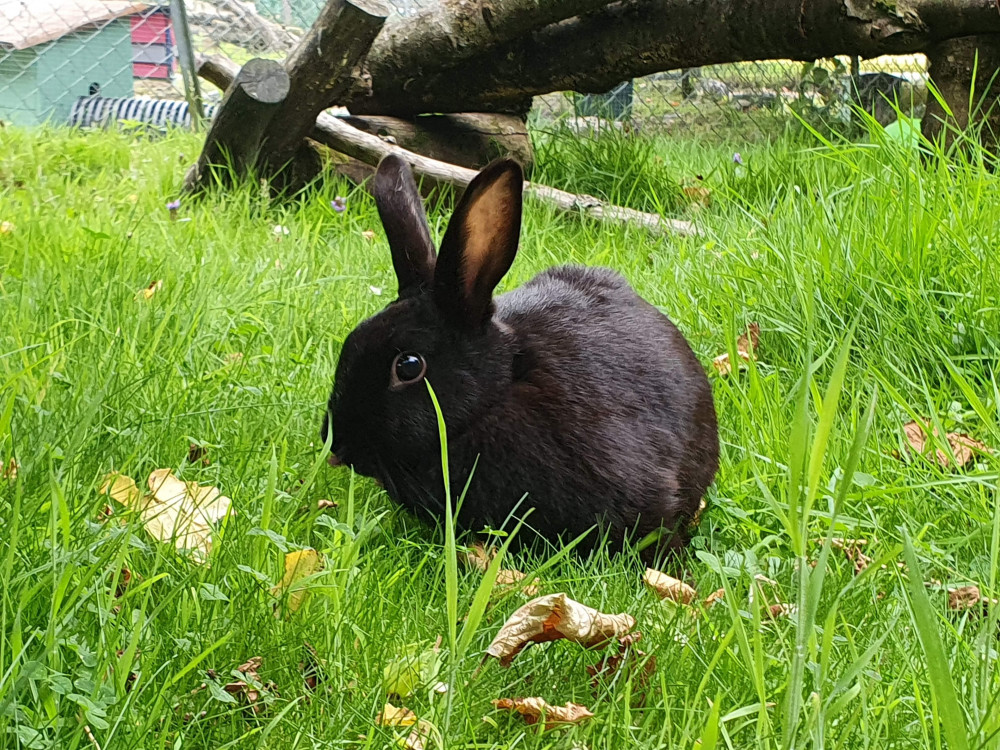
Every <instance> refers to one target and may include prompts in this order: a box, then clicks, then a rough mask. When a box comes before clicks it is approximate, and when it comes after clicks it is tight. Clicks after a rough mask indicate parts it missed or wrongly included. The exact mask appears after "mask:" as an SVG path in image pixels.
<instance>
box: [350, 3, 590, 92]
mask: <svg viewBox="0 0 1000 750" xmlns="http://www.w3.org/2000/svg"><path fill="white" fill-rule="evenodd" d="M607 3H608V0H476V1H475V2H470V0H439V1H438V2H435V3H431V4H428V5H427V6H426V7H424V8H423V9H421V10H420V11H419V12H418V13H417V14H416V15H413V16H401V15H395V16H393V17H392V18H391V19H390V20H389V21H388V22H387V23H386V25H385V29H384V30H383V31H382V33H381V34H379V36H378V38H377V39H376V40H375V43H374V44H373V45H372V51H371V54H370V55H369V60H370V61H372V63H374V66H373V67H372V69H371V73H372V77H373V78H379V79H398V80H400V81H406V80H417V79H419V77H420V75H421V73H422V71H423V70H425V69H430V70H433V69H436V68H439V67H440V66H441V62H442V61H443V60H447V61H448V64H449V65H456V64H458V63H459V62H461V61H462V60H466V59H468V58H471V57H475V56H478V55H481V54H482V53H483V52H484V51H486V50H488V49H491V48H493V47H495V46H496V45H498V44H503V43H504V42H510V41H513V40H515V39H517V38H519V37H522V36H524V35H526V34H530V33H531V32H533V31H535V30H536V29H540V28H543V27H545V26H548V25H549V24H553V23H556V22H558V21H562V20H564V19H567V18H572V17H573V16H578V15H581V14H584V13H589V12H591V11H594V10H598V9H599V8H602V7H604V6H605V5H607Z"/></svg>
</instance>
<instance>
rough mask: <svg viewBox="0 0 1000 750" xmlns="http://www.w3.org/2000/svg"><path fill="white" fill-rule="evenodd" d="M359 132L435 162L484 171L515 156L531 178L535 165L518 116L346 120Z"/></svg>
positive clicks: (526, 131) (492, 115) (529, 139)
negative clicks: (502, 157)
mask: <svg viewBox="0 0 1000 750" xmlns="http://www.w3.org/2000/svg"><path fill="white" fill-rule="evenodd" d="M343 119H344V121H345V122H347V124H348V125H352V126H353V127H355V128H357V129H358V130H361V131H364V132H365V133H370V134H371V135H377V136H379V137H380V138H384V139H388V138H391V139H392V141H393V142H395V143H396V145H398V146H402V147H403V148H404V149H406V150H407V151H415V152H417V153H418V154H423V155H424V156H429V157H430V158H431V159H437V160H438V161H445V162H448V163H449V164H457V165H458V166H460V167H468V168H469V169H482V168H483V167H485V166H486V165H487V164H489V163H490V162H491V161H493V160H494V159H496V158H497V157H500V156H512V157H514V158H515V159H517V160H518V161H519V162H520V163H521V166H523V167H524V171H525V174H527V175H529V176H530V174H531V169H532V167H533V166H534V163H535V154H534V150H533V149H532V147H531V137H530V136H529V135H528V126H527V124H526V123H525V122H524V120H522V119H521V118H520V117H518V116H517V115H504V114H492V113H489V112H485V113H464V114H450V115H422V116H420V117H414V118H410V119H401V118H398V117H385V116H381V115H371V116H367V117H361V116H358V117H345V118H343Z"/></svg>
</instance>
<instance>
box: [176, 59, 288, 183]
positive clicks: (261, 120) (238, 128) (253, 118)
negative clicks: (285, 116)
mask: <svg viewBox="0 0 1000 750" xmlns="http://www.w3.org/2000/svg"><path fill="white" fill-rule="evenodd" d="M229 80H230V81H231V84H230V85H228V86H225V87H222V88H223V90H224V91H225V92H226V94H225V96H224V97H223V100H222V104H221V105H220V107H219V109H218V112H217V114H216V116H215V119H214V120H213V121H212V125H211V127H210V128H209V131H208V135H207V136H206V137H205V145H204V147H203V148H202V151H201V155H200V156H199V157H198V161H197V163H196V164H195V165H194V166H193V167H192V168H191V170H190V171H189V172H188V174H187V177H186V179H185V189H186V190H188V191H193V190H197V189H199V188H201V187H204V186H205V183H206V181H207V180H208V179H209V178H210V177H212V176H213V175H214V177H216V178H218V179H220V180H221V181H223V182H225V181H226V180H227V179H228V175H229V174H230V172H229V168H230V167H231V168H232V170H233V171H234V172H235V173H236V174H237V175H241V176H242V175H243V174H245V173H246V172H247V171H248V170H249V169H251V168H252V167H253V165H254V164H255V163H256V160H257V156H258V152H259V149H260V142H261V136H262V135H263V133H264V130H265V128H266V127H267V125H268V123H269V122H270V121H271V118H273V117H274V115H275V113H276V112H277V111H278V109H279V107H280V106H281V104H282V102H284V101H285V98H286V97H287V96H288V91H289V80H288V74H287V73H286V72H285V69H284V68H283V67H282V66H281V64H280V63H278V62H275V61H274V60H262V59H259V58H254V59H252V60H250V61H249V62H247V64H246V65H244V66H243V68H242V69H240V70H239V72H238V73H237V74H236V75H235V77H233V76H229ZM216 166H219V167H223V170H221V171H217V170H214V169H213V167H216Z"/></svg>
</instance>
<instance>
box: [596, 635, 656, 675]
mask: <svg viewBox="0 0 1000 750" xmlns="http://www.w3.org/2000/svg"><path fill="white" fill-rule="evenodd" d="M641 639H642V633H640V632H639V631H634V632H632V633H629V634H628V635H626V636H625V637H624V638H622V639H621V641H620V642H619V644H618V653H617V654H612V655H611V656H606V657H604V658H603V659H601V660H600V661H599V662H598V663H597V664H593V665H588V666H587V674H589V675H590V677H591V681H590V684H591V685H592V686H593V687H594V688H596V687H597V686H598V683H599V682H600V680H601V678H602V677H611V676H614V675H615V674H616V673H617V672H618V671H619V670H620V669H621V668H622V665H623V664H626V665H627V666H628V668H629V669H630V670H633V669H634V668H635V666H636V665H637V664H641V665H642V673H641V674H639V675H638V679H637V682H638V685H639V686H640V687H641V686H644V685H645V684H646V683H647V682H648V681H649V678H650V677H651V676H652V675H653V672H654V671H655V670H656V657H654V656H650V657H648V658H647V656H646V653H645V652H644V651H640V650H639V649H637V648H634V646H635V644H636V643H638V642H639V641H640V640H641Z"/></svg>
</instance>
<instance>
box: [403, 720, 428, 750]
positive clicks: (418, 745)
mask: <svg viewBox="0 0 1000 750" xmlns="http://www.w3.org/2000/svg"><path fill="white" fill-rule="evenodd" d="M430 733H431V725H430V723H429V722H426V721H424V720H423V719H420V721H418V722H417V725H416V726H415V727H413V729H411V730H410V733H409V734H408V735H406V737H405V738H404V739H403V749H404V750H424V747H425V745H424V742H425V741H426V740H427V737H428V736H429V735H430Z"/></svg>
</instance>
